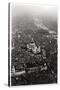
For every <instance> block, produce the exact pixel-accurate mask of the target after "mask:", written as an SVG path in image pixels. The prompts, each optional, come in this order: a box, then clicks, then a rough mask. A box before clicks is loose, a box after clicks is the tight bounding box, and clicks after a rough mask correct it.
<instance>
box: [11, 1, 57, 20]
mask: <svg viewBox="0 0 60 90" xmlns="http://www.w3.org/2000/svg"><path fill="white" fill-rule="evenodd" d="M12 14H13V17H16V16H23V15H25V14H31V15H32V16H37V15H38V16H42V15H43V16H44V15H45V16H48V17H51V18H53V19H56V17H57V7H56V6H51V5H50V6H48V5H33V4H18V3H13V4H12Z"/></svg>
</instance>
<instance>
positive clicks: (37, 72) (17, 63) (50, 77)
mask: <svg viewBox="0 0 60 90" xmlns="http://www.w3.org/2000/svg"><path fill="white" fill-rule="evenodd" d="M46 36H47V35H46V34H44V32H43V33H42V32H40V34H39V30H37V32H34V34H33V36H32V34H30V33H28V34H26V35H25V32H24V33H23V32H22V33H17V32H16V33H15V34H14V35H13V38H12V62H11V64H12V66H11V72H12V73H16V72H23V71H25V73H22V74H21V75H20V76H19V75H17V76H13V77H12V85H21V84H23V85H24V84H39V83H41V84H42V83H56V82H57V39H56V38H52V37H49V38H48V37H46ZM48 36H49V34H48Z"/></svg>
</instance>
